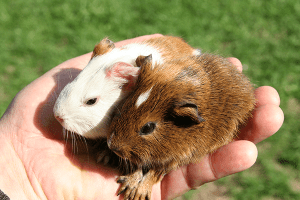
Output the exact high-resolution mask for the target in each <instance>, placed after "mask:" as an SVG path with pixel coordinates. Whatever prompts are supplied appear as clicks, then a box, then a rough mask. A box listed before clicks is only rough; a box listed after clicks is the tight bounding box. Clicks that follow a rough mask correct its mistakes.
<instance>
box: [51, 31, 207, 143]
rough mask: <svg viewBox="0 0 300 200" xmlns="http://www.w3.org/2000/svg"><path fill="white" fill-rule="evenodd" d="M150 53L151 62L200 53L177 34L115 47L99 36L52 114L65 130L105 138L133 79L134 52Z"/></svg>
mask: <svg viewBox="0 0 300 200" xmlns="http://www.w3.org/2000/svg"><path fill="white" fill-rule="evenodd" d="M149 54H152V64H153V66H155V64H160V66H161V65H162V64H163V63H164V62H165V61H167V60H173V59H176V58H180V57H184V56H190V55H200V54H201V52H200V51H199V50H198V49H194V48H192V47H191V46H189V45H188V44H187V43H186V42H184V41H183V40H182V39H181V38H178V37H172V36H163V37H158V38H153V39H149V40H146V41H144V42H141V43H133V44H129V45H125V46H122V47H120V48H115V45H114V43H113V42H112V41H110V40H108V39H107V38H105V39H103V40H102V41H101V42H100V43H99V44H98V45H96V46H95V48H94V51H93V55H92V58H91V60H90V62H89V63H88V64H87V66H86V67H85V68H84V69H83V70H82V71H81V72H80V74H79V75H78V76H77V77H76V78H75V79H74V80H73V81H72V82H71V83H69V84H68V85H66V86H65V88H64V89H63V90H62V91H61V93H60V95H59V97H58V98H57V100H56V103H55V105H54V109H53V111H54V116H55V117H56V119H57V120H58V121H59V122H60V123H61V125H62V126H63V127H64V128H65V129H66V130H68V131H71V132H74V133H77V134H79V135H81V136H84V137H86V138H91V139H96V138H106V136H107V129H108V126H109V124H110V120H111V117H110V116H111V113H112V110H113V109H114V108H115V106H116V105H117V104H118V102H119V101H120V100H122V99H123V98H125V97H126V95H127V94H128V93H129V92H130V91H131V88H132V87H133V86H134V84H135V81H136V79H137V74H138V73H136V72H137V71H139V67H138V66H137V65H136V62H135V61H136V59H137V57H138V56H140V55H142V56H147V55H149Z"/></svg>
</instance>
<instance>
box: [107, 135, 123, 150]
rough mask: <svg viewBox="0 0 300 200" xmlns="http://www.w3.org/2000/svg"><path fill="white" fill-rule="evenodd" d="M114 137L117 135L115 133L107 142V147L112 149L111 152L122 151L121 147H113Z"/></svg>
mask: <svg viewBox="0 0 300 200" xmlns="http://www.w3.org/2000/svg"><path fill="white" fill-rule="evenodd" d="M114 135H115V133H114V132H113V133H112V134H111V135H110V136H109V139H108V140H107V146H108V148H110V150H112V151H119V150H120V148H119V147H117V146H115V145H113V144H112V142H111V141H112V138H113V137H114Z"/></svg>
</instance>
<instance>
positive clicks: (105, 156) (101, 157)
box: [96, 149, 111, 165]
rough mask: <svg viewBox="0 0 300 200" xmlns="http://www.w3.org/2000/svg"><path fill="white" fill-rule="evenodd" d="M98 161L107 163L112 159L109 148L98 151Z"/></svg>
mask: <svg viewBox="0 0 300 200" xmlns="http://www.w3.org/2000/svg"><path fill="white" fill-rule="evenodd" d="M96 158H97V163H102V164H103V165H107V164H108V162H109V161H110V160H111V157H110V152H109V150H108V149H107V150H103V151H100V152H98V153H97V155H96Z"/></svg>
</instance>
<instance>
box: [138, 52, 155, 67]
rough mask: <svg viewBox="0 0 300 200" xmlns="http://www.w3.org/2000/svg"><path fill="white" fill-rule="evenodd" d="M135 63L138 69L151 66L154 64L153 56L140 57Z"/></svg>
mask: <svg viewBox="0 0 300 200" xmlns="http://www.w3.org/2000/svg"><path fill="white" fill-rule="evenodd" d="M135 63H136V65H137V66H138V67H142V66H145V65H149V64H150V65H151V64H152V54H150V55H148V56H139V57H137V59H136V60H135Z"/></svg>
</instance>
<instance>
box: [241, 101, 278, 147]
mask: <svg viewBox="0 0 300 200" xmlns="http://www.w3.org/2000/svg"><path fill="white" fill-rule="evenodd" d="M283 120H284V114H283V112H282V110H281V109H280V108H279V107H278V106H276V105H272V104H265V105H263V106H260V107H258V108H256V109H255V110H254V112H253V118H252V119H250V120H249V122H248V124H247V126H246V127H245V128H243V130H242V132H241V134H240V135H239V137H238V138H239V139H242V140H249V141H251V142H254V143H258V142H260V141H262V140H264V139H266V138H268V137H270V136H272V135H273V134H275V133H276V132H277V131H278V130H279V128H280V127H281V126H282V123H283Z"/></svg>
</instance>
